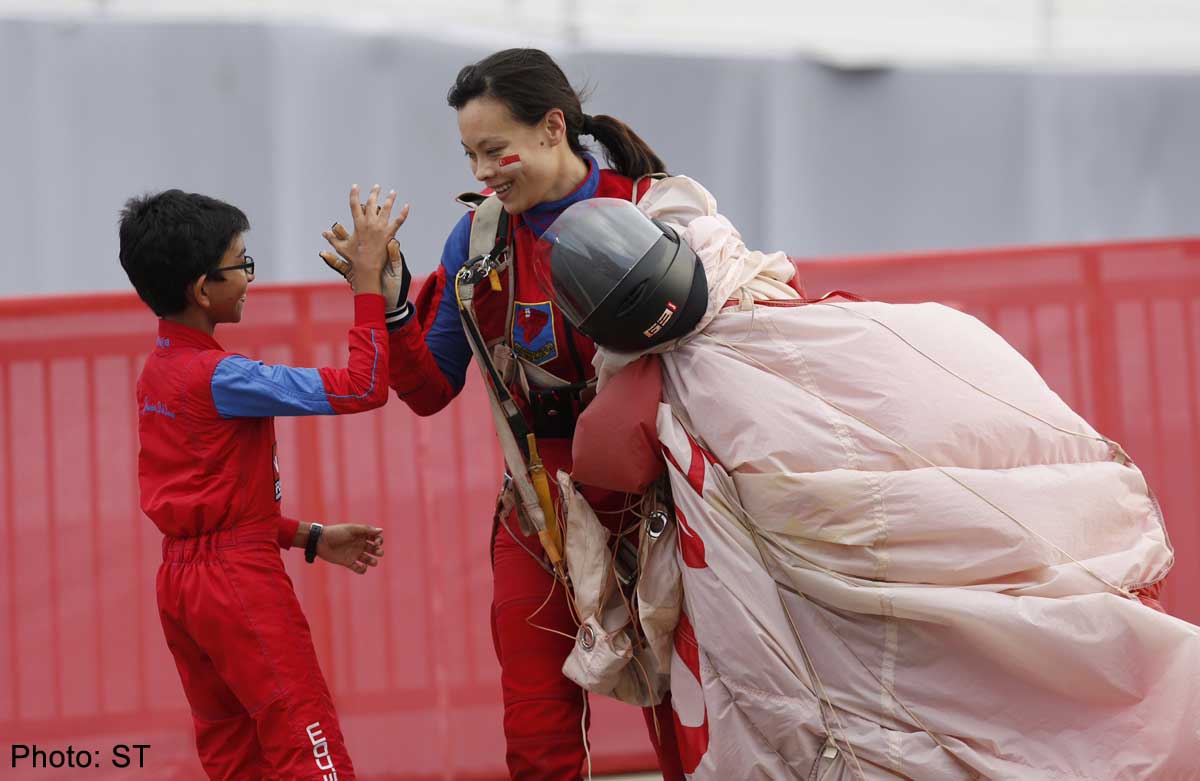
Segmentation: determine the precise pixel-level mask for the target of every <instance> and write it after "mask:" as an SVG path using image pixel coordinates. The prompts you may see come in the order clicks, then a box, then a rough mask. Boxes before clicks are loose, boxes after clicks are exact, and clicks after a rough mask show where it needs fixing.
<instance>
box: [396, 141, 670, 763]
mask: <svg viewBox="0 0 1200 781" xmlns="http://www.w3.org/2000/svg"><path fill="white" fill-rule="evenodd" d="M586 160H587V162H588V165H589V174H588V177H587V179H585V180H584V182H583V183H582V184H581V185H580V186H579V187H578V188H576V190H575V191H574V192H572V193H571V194H570V195H568V196H566V197H565V198H563V199H562V200H559V201H555V202H552V203H544V204H539V205H537V206H534V207H533V208H531V209H529V210H528V211H526V212H524V213H522V214H520V215H517V216H515V217H511V218H510V220H509V231H510V233H509V243H508V246H509V250H510V252H511V253H513V255H514V263H515V264H514V283H513V286H514V288H515V289H514V290H513V291H512V300H513V307H512V320H511V323H510V322H509V318H508V311H509V310H508V302H509V294H510V293H509V290H508V287H509V283H508V275H507V273H501V274H500V279H501V282H502V289H501V290H500V291H499V292H496V291H493V290H491V289H490V286H489V285H488V284H487V283H484V284H481V285H479V286H477V287H476V290H475V310H476V313H477V315H478V317H479V325H480V329H481V331H482V335H483V338H484V339H485V341H487V342H488V343H489V344H490V343H492V342H493V341H496V340H499V339H502V338H506V339H507V340H508V342H509V344H510V345H511V346H512V348H513V350H514V352H515V353H516V354H517V355H518V356H520V357H521V358H524V359H525V360H527V361H530V362H531V363H534V364H536V365H537V366H538V367H539V368H541V369H544V370H546V371H548V372H550V373H552V374H554V375H556V376H557V377H559V378H561V379H563V380H567V381H569V382H579V381H583V380H586V379H589V378H591V377H592V376H594V370H593V369H592V356H593V355H594V354H595V352H596V348H595V345H594V344H593V343H592V342H591V340H589V339H588V338H587V337H585V336H583V335H581V334H580V333H579V332H578V331H576V330H574V329H573V328H571V327H570V326H569V325H568V323H567V321H566V320H565V319H563V316H562V314H561V313H560V312H559V311H558V308H557V307H555V306H553V305H552V304H551V303H550V302H549V301H547V300H546V299H547V296H546V295H545V293H543V292H542V289H541V286H540V285H539V284H538V282H537V280H536V279H535V278H534V275H533V271H532V269H531V268H530V266H529V264H528V263H527V262H526V263H524V264H523V263H522V259H524V258H530V257H532V250H533V246H534V242H535V241H536V239H537V237H538V236H540V235H541V232H542V231H543V230H545V228H547V227H548V226H549V225H550V223H551V222H553V221H554V220H555V218H557V217H558V215H559V214H561V213H562V211H563V210H564V209H566V208H567V207H568V206H570V205H571V204H573V203H576V202H578V201H581V200H583V199H586V198H595V197H606V198H622V199H626V200H628V199H629V198H630V196H631V194H632V192H633V182H632V181H631V180H630V179H628V178H626V177H624V176H621V175H619V174H617V173H615V172H613V171H609V170H602V169H600V167H599V165H598V164H597V162H596V160H595V159H594V158H592V157H591V156H587V157H586ZM649 184H650V182H649V180H647V181H645V182H643V183H642V186H641V187H640V188H639V193H638V195H639V196H640V195H642V194H643V193H644V192H645V189H646V188H648V187H649ZM470 231H471V215H470V214H468V215H464V216H463V218H462V220H460V221H459V223H458V224H457V225H456V226H455V228H454V230H453V231H452V232H451V234H450V237H449V238H448V239H447V241H446V246H445V249H444V251H443V253H442V261H441V264H440V265H439V267H438V269H437V271H436V272H435V273H434V274H433V275H432V276H430V278H429V279H428V281H427V282H426V283H425V287H424V288H423V289H422V290H421V293H420V295H419V297H418V299H417V305H416V315H415V316H414V317H412V318H411V319H410V320H409V321H407V322H405V323H404V324H402V325H401V326H400V327H399V328H396V327H395V326H393V330H392V333H391V346H392V356H393V359H392V364H391V366H392V368H391V384H392V387H393V388H395V390H396V394H397V395H398V396H399V397H400V398H401V399H403V400H404V401H405V403H407V404H408V405H409V406H410V407H411V408H412V409H413V410H414V411H415V412H416V413H417V414H419V415H432V414H433V413H435V412H437V411H439V410H441V409H442V408H443V407H445V406H446V404H448V403H449V402H450V400H451V399H453V398H454V397H455V396H456V395H457V394H458V392H459V391H460V390H461V389H462V386H463V383H464V382H465V379H466V371H467V366H468V364H469V363H470V361H471V351H470V348H469V346H468V344H467V341H466V336H465V334H464V333H463V329H462V323H461V320H460V319H459V314H458V307H457V303H456V296H455V293H454V276H455V274H456V273H457V272H458V270H459V269H460V268H461V267H462V265H463V263H464V262H465V261H466V260H467V254H468V245H469V237H470ZM512 391H513V394H514V397H517V398H521V397H523V392H522V391H521V390H520V388H519V387H513V388H512ZM526 417H527V418H528V417H529V415H528V413H527V415H526ZM529 423H530V428H531V430H533V421H532V420H530V421H529ZM538 450H539V451H540V454H541V456H542V459H543V461H544V462H545V466H546V470H547V471H548V472H549V474H550V475H554V474H555V473H556V472H557V471H558V470H559V469H565V470H567V471H570V469H571V440H570V439H547V438H542V437H539V439H538ZM553 483H554V481H553V480H551V484H552V487H553ZM587 496H588V498H589V500H590V501H591V502H592V505H593V506H594V507H597V508H598V509H604V508H606V507H608V508H610V509H619V508H621V507H623V506H624V503H625V499H626V498H627V497H626V496H625V495H624V494H612V493H608V494H607V495H601V494H596V493H590V492H589V493H588V494H587ZM505 527H507V529H510V530H512V532H514V533H516V534H518V535H520V534H521V533H520V530H519V526H518V523H517V520H516V517H515V513H514V514H511V515H510V516H509V517H508V518H507V519H506V522H505V524H504V525H503V526H498V527H497V529H496V531H495V537H494V539H493V584H494V585H493V589H494V593H493V600H492V638H493V641H494V642H495V646H496V655H497V658H498V659H499V661H500V668H501V672H500V682H501V688H502V691H503V697H504V735H505V738H506V742H507V761H508V769H509V773H510V774H511V777H512V778H513V779H516V781H575V780H576V779H579V778H580V777H581V768H582V766H583V764H584V760H585V754H584V744H583V736H582V734H581V722H582V720H583V708H584V692H583V690H582V689H580V688H579V686H577V685H576V684H575V683H573V682H572V681H570V680H568V679H567V678H566V677H564V676H563V674H562V665H563V662H564V660H565V659H566V657H567V654H568V653H570V651H571V648H572V645H573V639H572V638H573V637H574V635H575V631H576V626H575V624H574V622H573V620H572V618H571V612H570V608H569V606H568V604H567V599H566V597H565V595H564V592H563V589H562V588H561V587H559V588H558V589H557V590H554V595H553V597H552V598H551V599H550V600H549V602H547V601H546V600H547V595H549V594H550V592H551V591H552V590H553V581H552V579H551V577H550V575H549V574H548V573H547V572H546V571H545V570H544V569H543V568H542V566H541V565H540V564H539V562H538V561H536V560H535V559H534V558H533V557H532V556H530V555H529V553H528V552H526V551H525V550H523V549H522V548H521V547H520V545H519V544H518V542H517V540H515V539H514V538H513V536H512V535H511V534H510V533H509V532H507V531H506V530H505ZM520 543H521V544H524V545H525V546H526V547H528V548H530V549H532V551H533V552H535V553H537V554H538V555H542V549H541V544H540V543H539V542H538V539H537V537H536V535H532V536H524V535H521V539H520ZM543 603H546V604H545V606H544V607H541V609H540V611H539V607H540V606H542V605H543ZM535 611H536V612H537V616H536V617H534V618H532V619H531V616H533V614H534V613H535ZM531 621H532V623H534V624H538V625H539V626H541V627H547V628H550V629H554V630H557V631H558V632H563V633H565V634H566V635H567V636H566V637H563V636H561V635H557V634H554V633H553V632H548V631H545V630H544V629H540V628H537V627H534V626H532V625H531ZM656 710H657V721H658V725H659V734H661V742H660V741H659V739H658V735H656V731H655V729H654V726H653V723H654V719H653V717H652V715H651V710H650V709H647V710H646V722H647V725H648V727H649V731H650V737H651V742H652V743H653V744H654V747H655V751H656V752H657V754H658V757H659V764H660V766H661V768H662V771H663V774H664V778H665V779H666V780H667V781H674V780H675V779H679V781H682V778H683V775H682V771H680V770H679V761H678V758H677V751H676V749H675V737H674V733H673V732H672V729H671V724H672V718H671V709H670V703H669V701H668V702H666V703H664V704H663V705H660V706H659V707H658V708H657V709H656Z"/></svg>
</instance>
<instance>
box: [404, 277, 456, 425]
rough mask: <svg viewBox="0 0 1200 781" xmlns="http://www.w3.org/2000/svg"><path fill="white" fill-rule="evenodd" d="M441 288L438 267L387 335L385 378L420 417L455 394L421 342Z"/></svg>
mask: <svg viewBox="0 0 1200 781" xmlns="http://www.w3.org/2000/svg"><path fill="white" fill-rule="evenodd" d="M445 287H446V274H445V270H444V269H443V268H441V267H439V268H438V270H437V272H436V273H434V274H431V275H430V276H429V278H428V279H426V280H425V284H424V285H422V286H421V292H420V293H418V294H417V304H416V310H417V311H416V314H415V315H414V316H413V317H411V318H409V320H408V322H407V323H405V324H404V325H402V326H400V327H399V328H397V329H396V330H395V331H392V332H391V334H389V341H390V343H391V345H390V347H391V370H390V373H389V376H388V380H389V382H390V384H391V386H392V389H393V390H394V391H396V397H397V398H399V399H400V400H401V401H403V402H404V403H405V404H407V405H408V406H409V407H410V408H411V409H412V411H413V412H415V413H417V414H418V415H421V416H425V415H432V414H434V413H435V412H439V411H440V410H441V409H443V408H444V407H445V406H446V405H447V404H449V403H450V402H451V400H453V399H454V397H455V396H456V395H457V393H458V391H456V390H455V389H454V386H453V385H451V384H450V380H449V379H447V377H446V374H445V372H443V371H442V370H441V367H439V366H438V364H437V361H436V360H435V359H434V357H433V352H432V351H431V350H430V349H429V344H428V342H426V341H425V333H426V332H427V331H428V330H429V329H430V328H431V327H432V326H433V323H434V320H435V319H436V318H437V313H438V307H439V305H440V303H441V300H442V294H443V293H444V292H445Z"/></svg>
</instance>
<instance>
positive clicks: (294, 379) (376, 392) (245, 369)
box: [137, 295, 388, 781]
mask: <svg viewBox="0 0 1200 781" xmlns="http://www.w3.org/2000/svg"><path fill="white" fill-rule="evenodd" d="M349 342H350V360H349V364H348V367H347V368H345V369H297V368H292V367H289V366H268V365H265V364H262V363H259V362H256V361H251V360H249V359H247V358H244V357H242V356H240V355H235V354H233V353H228V352H225V351H224V350H222V349H221V346H220V345H219V344H217V342H216V341H215V340H214V339H213V338H212V337H211V336H209V335H207V334H205V333H203V332H201V331H198V330H195V329H193V328H189V327H187V326H184V325H179V324H177V323H173V322H170V321H167V320H160V321H159V329H158V342H157V346H156V347H155V350H154V352H153V353H151V354H150V356H149V357H148V358H147V359H146V365H145V368H144V369H143V370H142V374H141V377H140V378H139V379H138V383H137V402H138V413H139V415H138V417H139V420H138V436H139V438H140V442H141V450H140V452H139V453H138V480H139V483H140V487H141V505H142V510H143V511H144V512H145V513H146V515H147V516H149V517H150V519H151V520H152V521H154V523H155V524H156V525H157V526H158V528H159V529H160V530H161V531H162V533H163V534H164V535H165V539H164V540H163V563H162V566H161V567H160V568H159V571H158V584H157V586H158V607H159V615H160V618H161V619H162V626H163V632H164V633H165V634H166V638H167V645H168V647H169V648H170V649H171V654H172V655H173V656H174V657H175V664H176V666H177V667H178V669H179V677H180V679H181V680H182V682H183V689H184V692H185V694H186V695H187V699H188V702H189V703H190V705H191V709H192V717H193V719H194V721H195V728H196V747H197V749H198V751H199V754H200V761H201V763H202V764H203V765H204V769H205V771H206V772H207V773H208V775H209V777H210V778H213V779H263V778H281V779H320V781H347V779H353V778H354V768H353V766H352V765H351V764H350V758H349V756H348V755H347V754H346V747H345V743H344V741H343V739H342V732H341V729H340V728H339V726H338V720H337V715H336V714H335V713H334V709H333V703H332V700H331V699H330V695H329V689H328V687H327V686H326V684H325V679H324V677H323V676H322V675H321V670H320V669H319V667H318V666H317V657H316V653H315V651H314V649H313V643H312V637H311V635H310V633H309V629H308V622H307V621H306V620H305V618H304V614H303V613H302V612H301V610H300V604H299V602H298V601H297V600H296V594H295V591H294V590H293V589H292V582H291V580H290V579H289V578H288V576H287V574H286V573H285V571H284V568H283V561H282V559H281V558H280V554H279V550H280V548H286V547H289V546H290V545H291V542H292V538H293V537H294V536H295V534H296V529H297V527H298V525H299V521H297V520H294V519H291V518H287V517H285V516H283V515H282V514H281V513H280V506H279V503H280V498H281V489H280V482H279V461H278V458H277V457H276V452H275V425H274V421H273V419H272V416H275V415H330V414H344V413H351V412H362V411H364V410H369V409H373V408H375V407H379V406H381V405H382V404H383V403H384V402H385V401H386V400H387V380H386V374H387V367H388V339H387V334H386V327H385V324H384V306H383V297H382V296H379V295H359V296H356V297H355V299H354V327H353V328H351V329H350V336H349Z"/></svg>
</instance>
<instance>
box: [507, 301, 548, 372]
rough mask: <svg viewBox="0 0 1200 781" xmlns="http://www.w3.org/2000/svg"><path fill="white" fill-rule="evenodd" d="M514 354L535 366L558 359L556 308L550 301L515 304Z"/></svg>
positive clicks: (516, 302) (518, 302)
mask: <svg viewBox="0 0 1200 781" xmlns="http://www.w3.org/2000/svg"><path fill="white" fill-rule="evenodd" d="M512 343H513V352H515V353H516V354H517V356H518V357H519V358H521V359H523V360H526V361H529V362H530V363H532V364H533V365H535V366H540V365H541V364H543V363H547V362H549V361H552V360H554V359H555V358H557V357H558V342H557V340H556V339H555V338H554V308H553V307H552V305H551V304H550V302H549V301H541V302H538V303H533V304H525V303H522V302H520V301H515V302H513V332H512Z"/></svg>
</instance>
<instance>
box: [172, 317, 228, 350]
mask: <svg viewBox="0 0 1200 781" xmlns="http://www.w3.org/2000/svg"><path fill="white" fill-rule="evenodd" d="M184 345H186V346H188V347H199V348H200V349H203V350H220V349H222V347H221V345H219V344H217V340H216V339H214V338H212V337H211V336H209V335H208V334H206V333H204V332H203V331H200V330H198V329H196V328H192V327H191V326H189V325H181V324H180V323H176V322H173V321H171V320H165V319H161V318H160V319H159V321H158V348H159V349H164V348H168V347H182V346H184Z"/></svg>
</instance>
